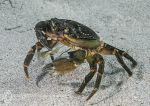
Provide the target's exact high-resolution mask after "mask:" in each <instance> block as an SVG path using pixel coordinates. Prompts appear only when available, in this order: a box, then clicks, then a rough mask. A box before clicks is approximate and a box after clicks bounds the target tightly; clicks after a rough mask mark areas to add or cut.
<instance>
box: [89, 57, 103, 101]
mask: <svg viewBox="0 0 150 106" xmlns="http://www.w3.org/2000/svg"><path fill="white" fill-rule="evenodd" d="M97 57H98V58H99V60H98V64H99V68H98V73H97V78H96V82H95V86H94V89H93V90H92V92H91V94H90V95H89V96H88V97H87V99H86V100H89V99H90V98H91V97H92V96H93V95H94V94H95V93H96V92H97V90H98V89H99V85H100V82H101V79H102V75H103V72H104V59H103V57H102V56H100V55H97Z"/></svg>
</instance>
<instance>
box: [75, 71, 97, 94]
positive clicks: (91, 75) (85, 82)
mask: <svg viewBox="0 0 150 106" xmlns="http://www.w3.org/2000/svg"><path fill="white" fill-rule="evenodd" d="M95 72H96V70H95V69H94V70H91V71H90V72H89V73H88V74H87V75H86V76H85V79H84V80H83V82H82V84H81V86H80V87H79V89H78V90H77V91H75V93H77V94H81V93H82V91H83V90H84V88H85V86H86V85H87V83H88V82H89V81H90V80H91V79H92V78H93V76H94V75H95Z"/></svg>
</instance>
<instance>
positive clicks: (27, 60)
mask: <svg viewBox="0 0 150 106" xmlns="http://www.w3.org/2000/svg"><path fill="white" fill-rule="evenodd" d="M42 47H43V46H42V45H41V44H40V42H37V43H36V44H35V45H33V46H32V47H31V49H30V50H29V51H28V54H27V56H26V58H25V60H24V72H25V75H26V78H29V74H28V66H29V64H30V63H31V60H32V58H33V56H34V54H35V51H36V49H37V50H38V51H39V50H40V49H41V48H42Z"/></svg>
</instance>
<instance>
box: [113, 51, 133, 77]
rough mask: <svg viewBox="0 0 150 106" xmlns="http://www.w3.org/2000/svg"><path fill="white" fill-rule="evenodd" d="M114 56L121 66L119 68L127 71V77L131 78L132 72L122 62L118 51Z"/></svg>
mask: <svg viewBox="0 0 150 106" xmlns="http://www.w3.org/2000/svg"><path fill="white" fill-rule="evenodd" d="M115 56H116V58H117V60H118V62H119V63H120V64H121V66H122V67H123V68H124V69H125V70H126V71H127V73H128V74H129V76H132V72H131V71H130V69H129V68H128V67H127V65H126V64H125V63H124V61H123V59H122V57H121V55H120V54H119V52H118V50H116V51H115Z"/></svg>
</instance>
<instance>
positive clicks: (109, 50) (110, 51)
mask: <svg viewBox="0 0 150 106" xmlns="http://www.w3.org/2000/svg"><path fill="white" fill-rule="evenodd" d="M116 50H117V51H118V53H119V54H120V56H124V57H125V58H126V59H128V60H130V61H131V62H132V64H133V66H136V65H137V62H136V61H135V60H134V59H133V58H132V57H131V56H130V55H129V54H128V53H126V52H125V51H123V50H120V49H118V48H115V47H113V46H111V45H109V44H106V43H103V44H102V49H100V53H102V54H104V55H114V54H115V51H116Z"/></svg>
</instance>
